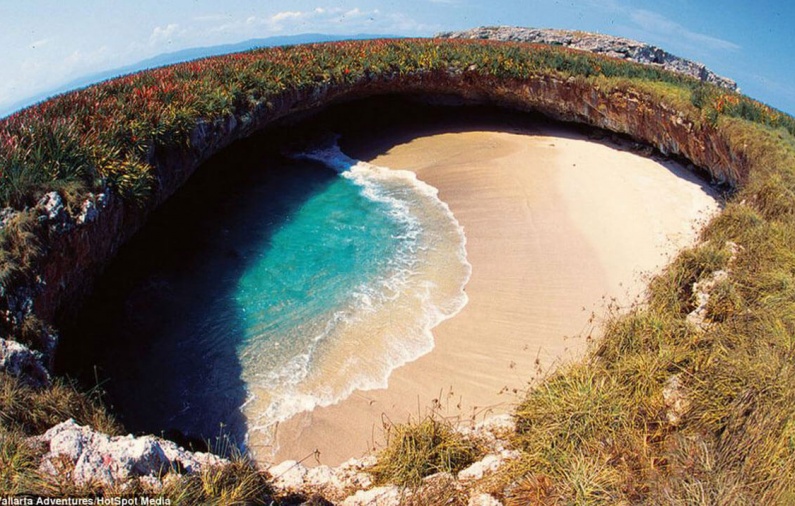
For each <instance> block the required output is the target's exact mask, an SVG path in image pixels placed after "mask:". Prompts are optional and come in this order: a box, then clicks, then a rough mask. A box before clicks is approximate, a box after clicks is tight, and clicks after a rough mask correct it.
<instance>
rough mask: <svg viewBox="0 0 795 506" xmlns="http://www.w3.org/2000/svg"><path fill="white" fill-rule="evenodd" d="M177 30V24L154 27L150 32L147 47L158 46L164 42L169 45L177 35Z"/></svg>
mask: <svg viewBox="0 0 795 506" xmlns="http://www.w3.org/2000/svg"><path fill="white" fill-rule="evenodd" d="M178 30H179V25H178V24H177V23H171V24H169V25H167V26H156V27H155V29H154V30H152V35H150V36H149V45H150V46H159V45H161V44H163V43H164V42H165V43H170V42H171V40H172V39H173V38H174V36H175V35H177V31H178Z"/></svg>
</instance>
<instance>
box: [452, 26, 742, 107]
mask: <svg viewBox="0 0 795 506" xmlns="http://www.w3.org/2000/svg"><path fill="white" fill-rule="evenodd" d="M436 37H439V38H444V39H487V40H502V41H512V42H530V43H535V44H550V45H555V46H565V47H569V48H572V49H579V50H582V51H588V52H591V53H596V54H602V55H605V56H610V57H612V58H619V59H621V60H629V61H634V62H636V63H643V64H645V65H656V66H659V67H662V68H664V69H665V70H670V71H671V72H676V73H678V74H684V75H687V76H690V77H693V78H696V79H698V80H700V81H704V82H708V83H713V84H716V85H718V86H720V87H722V88H726V89H728V90H732V91H738V89H737V83H736V82H734V81H732V80H731V79H729V78H727V77H722V76H719V75H718V74H716V73H714V72H712V71H711V70H709V69H708V68H707V67H706V66H704V65H703V64H701V63H698V62H694V61H691V60H687V59H685V58H681V57H679V56H676V55H673V54H671V53H669V52H667V51H664V50H662V49H660V48H659V47H657V46H652V45H650V44H645V43H643V42H638V41H636V40H632V39H625V38H623V37H614V36H612V35H602V34H600V33H588V32H580V31H571V30H554V29H549V28H521V27H512V26H497V27H481V28H473V29H471V30H466V31H463V32H443V33H439V34H437V35H436Z"/></svg>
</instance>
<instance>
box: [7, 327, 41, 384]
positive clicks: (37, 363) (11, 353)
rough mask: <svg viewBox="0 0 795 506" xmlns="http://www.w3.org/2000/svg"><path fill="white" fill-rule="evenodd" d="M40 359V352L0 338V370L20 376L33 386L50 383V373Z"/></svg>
mask: <svg viewBox="0 0 795 506" xmlns="http://www.w3.org/2000/svg"><path fill="white" fill-rule="evenodd" d="M41 359H42V354H41V353H40V352H37V351H31V350H30V349H28V347H27V346H25V345H23V344H20V343H18V342H16V341H6V340H5V339H0V371H3V372H5V373H7V374H10V375H11V376H15V377H18V378H21V379H22V380H23V381H25V382H26V383H28V384H29V385H30V386H32V387H34V388H40V387H45V386H47V385H49V384H50V374H49V373H48V372H47V369H46V368H45V367H44V365H43V364H42V362H41Z"/></svg>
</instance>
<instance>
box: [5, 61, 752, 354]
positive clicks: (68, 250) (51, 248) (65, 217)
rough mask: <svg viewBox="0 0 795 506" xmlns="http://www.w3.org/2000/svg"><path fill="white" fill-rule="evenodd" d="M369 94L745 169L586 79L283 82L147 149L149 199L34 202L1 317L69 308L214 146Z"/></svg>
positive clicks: (732, 177)
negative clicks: (175, 142) (35, 244)
mask: <svg viewBox="0 0 795 506" xmlns="http://www.w3.org/2000/svg"><path fill="white" fill-rule="evenodd" d="M375 95H416V96H423V97H438V96H444V97H455V98H457V99H458V100H460V101H461V102H464V103H478V104H493V105H497V106H502V107H508V108H512V109H518V110H525V111H538V112H541V113H543V114H545V115H548V116H550V117H552V118H556V119H559V120H563V121H571V122H576V123H582V124H586V125H591V126H594V127H599V128H603V129H606V130H610V131H613V132H618V133H622V134H626V135H628V136H630V137H632V138H634V139H636V140H637V141H639V142H642V143H644V144H648V145H650V146H653V147H655V148H657V149H659V150H660V151H661V152H663V153H666V154H670V155H678V156H681V157H684V158H687V159H689V160H690V161H692V162H693V164H694V165H696V166H698V167H700V168H702V169H704V170H706V171H707V172H708V173H709V174H710V175H711V176H712V178H713V179H714V180H716V181H719V182H723V183H727V184H729V185H736V184H738V183H740V182H741V181H742V180H743V179H744V177H745V175H746V171H747V167H746V164H745V161H744V160H745V158H744V156H743V154H742V153H741V152H738V151H736V150H734V149H733V148H732V146H730V144H729V142H728V140H727V139H726V138H724V137H723V135H722V134H721V133H720V131H719V130H717V129H716V128H714V127H713V126H711V125H709V124H706V123H698V122H695V121H693V120H691V119H689V118H687V117H686V116H685V115H684V114H683V113H681V112H679V111H677V110H676V109H674V108H673V107H671V106H669V105H666V104H664V103H659V102H658V101H656V100H655V99H654V98H652V97H650V96H646V95H644V94H642V93H639V92H636V91H606V90H601V89H599V88H596V87H594V86H593V85H591V84H590V83H589V82H588V81H587V80H585V79H577V78H569V79H560V78H557V77H553V76H538V77H533V78H530V79H526V80H518V79H498V78H495V77H492V76H488V75H484V74H482V73H480V72H479V71H478V69H477V67H476V66H474V65H473V66H470V67H469V69H468V70H466V71H455V72H453V71H441V70H440V71H427V72H421V73H413V74H405V75H400V74H395V73H392V74H389V75H374V76H372V75H371V76H368V77H365V78H362V79H360V80H359V81H356V82H353V83H341V84H329V83H319V84H318V85H316V87H314V88H309V89H303V90H300V91H298V90H287V91H285V92H283V93H282V94H281V95H280V96H278V97H276V98H275V99H273V100H271V101H270V102H268V103H267V104H263V105H261V106H259V107H258V108H256V109H254V110H250V111H247V112H246V113H244V114H240V115H237V116H229V117H227V118H225V119H223V120H219V121H216V122H213V123H207V122H201V123H199V124H198V125H197V126H196V127H195V129H194V130H193V133H192V136H191V147H190V148H184V147H182V148H172V149H160V150H153V151H152V152H151V153H150V154H149V162H150V163H151V165H152V166H153V167H154V170H155V177H156V181H157V184H156V192H155V195H154V198H153V199H152V202H151V204H149V205H148V206H146V207H143V208H141V207H136V206H135V205H133V204H130V203H126V202H124V201H123V200H122V199H121V198H119V197H116V196H113V194H112V193H110V192H109V191H106V192H103V193H98V194H96V195H90V196H89V198H88V199H87V200H86V201H85V202H84V203H83V206H82V208H81V210H80V212H79V213H77V214H76V215H73V214H70V213H69V212H68V210H67V209H66V208H65V207H64V204H63V203H62V202H60V198H59V197H58V195H57V194H55V193H53V194H48V195H47V196H45V198H43V199H42V201H41V202H39V204H38V205H37V206H36V208H35V209H34V210H33V212H34V213H35V214H36V219H37V220H38V222H39V225H40V226H39V231H38V235H39V236H40V242H41V245H42V255H41V256H40V258H39V260H38V261H37V265H36V266H35V268H34V272H36V273H37V275H36V276H35V277H33V278H32V279H30V280H28V283H24V284H20V285H19V286H17V287H16V289H15V290H14V291H13V292H11V293H5V294H3V297H2V298H1V299H0V305H2V307H0V315H3V318H4V320H5V327H6V328H10V329H12V330H13V329H14V328H18V327H19V326H20V325H22V322H24V321H25V319H26V318H28V317H29V316H31V315H35V316H36V317H37V318H38V320H40V321H43V322H45V323H48V324H54V323H56V322H58V321H59V320H61V319H62V318H64V317H68V315H69V314H70V313H71V312H72V311H73V310H74V309H76V308H77V307H79V305H80V303H81V301H82V300H83V299H84V297H85V296H86V295H87V294H88V293H89V291H90V289H91V288H92V286H93V283H94V281H95V280H96V277H97V276H98V275H99V274H100V273H101V271H102V270H103V268H104V266H105V265H107V263H108V262H109V261H110V259H111V258H112V257H113V256H114V255H115V253H116V251H117V250H118V248H119V247H120V246H121V245H122V244H123V243H124V242H125V241H126V240H128V239H129V238H130V237H131V236H132V235H133V234H134V233H135V232H136V231H137V230H138V229H139V228H140V227H141V226H142V225H143V224H144V222H145V220H146V218H147V216H148V215H149V214H150V213H151V212H152V211H153V210H154V209H155V208H156V207H157V205H159V204H160V203H162V202H163V201H165V200H166V199H167V198H168V197H169V196H170V195H172V194H173V193H174V192H176V191H177V190H178V189H179V187H180V186H181V185H182V184H183V183H184V182H185V181H186V180H187V179H188V177H190V175H191V174H192V173H193V172H194V171H195V170H196V169H197V168H198V167H199V166H200V165H201V164H202V163H203V162H204V161H206V160H207V159H208V158H209V157H210V156H212V155H213V154H214V153H216V152H218V151H219V150H221V149H223V148H224V147H226V146H229V145H230V144H231V143H232V142H234V141H235V140H237V139H242V138H245V137H248V136H250V135H251V134H253V133H254V132H256V131H259V130H261V129H263V128H265V127H267V126H269V125H274V124H275V123H276V122H278V121H280V120H283V119H285V118H290V117H294V116H296V115H305V114H307V113H310V112H311V111H316V110H319V109H320V108H322V107H324V106H326V105H330V104H333V103H338V102H343V101H351V100H356V99H361V98H366V97H370V96H375ZM54 347H55V339H52V340H51V342H50V344H49V345H47V346H44V347H42V349H41V350H40V351H42V352H44V354H45V362H46V361H47V360H46V358H47V356H49V357H50V358H51V355H52V352H53V350H54Z"/></svg>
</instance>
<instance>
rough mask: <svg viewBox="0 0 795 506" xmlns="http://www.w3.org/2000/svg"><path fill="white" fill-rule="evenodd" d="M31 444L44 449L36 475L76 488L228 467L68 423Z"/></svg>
mask: <svg viewBox="0 0 795 506" xmlns="http://www.w3.org/2000/svg"><path fill="white" fill-rule="evenodd" d="M32 439H33V441H34V443H36V444H41V445H44V446H45V449H46V450H47V453H46V454H45V455H44V458H43V459H42V461H41V465H40V470H41V471H43V472H45V473H49V474H52V475H58V474H62V473H64V472H69V473H71V477H72V479H73V480H74V482H75V483H77V484H86V483H103V484H107V485H116V484H119V483H125V482H127V481H128V480H130V479H131V478H145V477H146V478H150V479H155V480H159V479H160V478H161V477H163V476H164V475H165V474H167V473H168V472H178V473H181V474H182V473H187V474H193V473H199V472H201V471H202V469H204V468H207V467H214V466H220V465H224V464H227V463H228V461H227V460H225V459H222V458H221V457H218V456H216V455H212V454H209V453H201V452H196V453H194V452H189V451H186V450H184V449H182V448H180V447H179V446H177V445H176V443H173V442H171V441H167V440H164V439H160V438H157V437H154V436H142V437H133V436H132V435H127V436H116V437H111V436H108V435H106V434H103V433H101V432H97V431H95V430H94V429H92V428H91V427H85V426H80V425H78V424H77V423H76V422H75V421H74V420H72V419H69V420H67V421H65V422H63V423H61V424H58V425H56V426H55V427H53V428H51V429H50V430H48V431H47V432H45V433H44V434H43V435H41V436H36V437H35V438H32Z"/></svg>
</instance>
